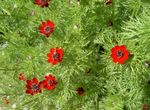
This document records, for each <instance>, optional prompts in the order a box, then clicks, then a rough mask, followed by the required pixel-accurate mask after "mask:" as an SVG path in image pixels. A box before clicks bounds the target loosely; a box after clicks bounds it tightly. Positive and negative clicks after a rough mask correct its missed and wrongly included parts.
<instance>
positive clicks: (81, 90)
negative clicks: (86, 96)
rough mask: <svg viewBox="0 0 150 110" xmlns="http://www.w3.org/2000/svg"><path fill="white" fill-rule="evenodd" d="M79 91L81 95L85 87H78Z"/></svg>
mask: <svg viewBox="0 0 150 110" xmlns="http://www.w3.org/2000/svg"><path fill="white" fill-rule="evenodd" d="M77 91H78V94H79V95H82V94H83V93H84V89H83V88H82V87H80V88H78V89H77Z"/></svg>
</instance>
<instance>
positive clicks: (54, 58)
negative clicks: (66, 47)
mask: <svg viewBox="0 0 150 110" xmlns="http://www.w3.org/2000/svg"><path fill="white" fill-rule="evenodd" d="M47 56H48V60H47V61H48V63H52V64H53V65H55V64H57V63H58V62H62V59H63V56H64V53H63V50H62V49H61V48H56V49H54V48H51V49H50V53H48V54H47Z"/></svg>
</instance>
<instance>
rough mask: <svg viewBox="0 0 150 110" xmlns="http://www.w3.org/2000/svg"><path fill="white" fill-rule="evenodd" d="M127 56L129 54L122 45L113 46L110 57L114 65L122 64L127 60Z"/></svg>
mask: <svg viewBox="0 0 150 110" xmlns="http://www.w3.org/2000/svg"><path fill="white" fill-rule="evenodd" d="M128 56H129V52H128V50H126V47H125V46H124V45H121V46H115V47H114V48H112V49H111V57H112V59H113V61H114V62H115V63H116V62H118V63H120V64H123V63H124V62H125V61H126V60H127V59H128Z"/></svg>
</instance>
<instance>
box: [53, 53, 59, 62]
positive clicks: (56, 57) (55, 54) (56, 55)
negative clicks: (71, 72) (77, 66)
mask: <svg viewBox="0 0 150 110" xmlns="http://www.w3.org/2000/svg"><path fill="white" fill-rule="evenodd" d="M53 58H54V59H55V60H56V59H58V58H59V54H58V53H57V52H56V53H54V55H53Z"/></svg>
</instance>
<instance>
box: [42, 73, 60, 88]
mask: <svg viewBox="0 0 150 110" xmlns="http://www.w3.org/2000/svg"><path fill="white" fill-rule="evenodd" d="M56 84H57V81H56V78H55V77H53V76H52V75H51V74H49V75H46V76H45V80H43V81H42V82H41V87H43V88H44V89H47V90H54V89H55V85H56Z"/></svg>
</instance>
